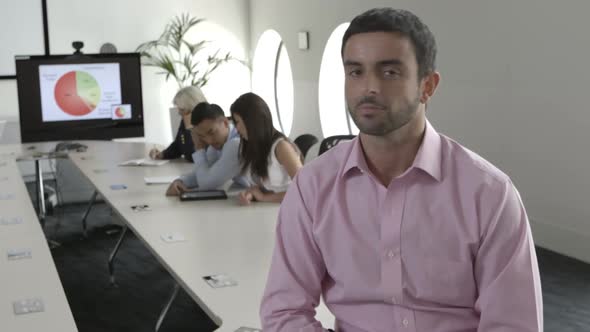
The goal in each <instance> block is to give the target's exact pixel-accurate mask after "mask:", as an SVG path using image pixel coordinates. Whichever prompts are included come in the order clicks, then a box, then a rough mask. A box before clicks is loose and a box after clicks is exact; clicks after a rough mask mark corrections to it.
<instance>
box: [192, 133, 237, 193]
mask: <svg viewBox="0 0 590 332" xmlns="http://www.w3.org/2000/svg"><path fill="white" fill-rule="evenodd" d="M239 149H240V140H239V139H231V140H229V141H228V142H226V143H225V144H224V145H223V148H222V150H221V156H220V157H219V159H217V160H215V161H209V160H208V157H207V153H206V151H205V150H198V151H196V152H195V153H194V154H193V161H194V163H195V172H194V175H195V180H196V181H197V182H198V186H199V188H202V189H215V188H219V187H221V186H223V185H224V184H225V183H226V182H227V181H229V180H231V179H232V178H233V177H235V176H236V175H238V174H239V173H240V161H239ZM183 182H184V181H183Z"/></svg>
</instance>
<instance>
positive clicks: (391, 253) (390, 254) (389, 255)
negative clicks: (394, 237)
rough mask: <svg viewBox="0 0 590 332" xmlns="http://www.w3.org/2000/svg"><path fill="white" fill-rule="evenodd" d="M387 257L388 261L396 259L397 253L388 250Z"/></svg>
mask: <svg viewBox="0 0 590 332" xmlns="http://www.w3.org/2000/svg"><path fill="white" fill-rule="evenodd" d="M387 257H389V259H394V258H395V257H397V252H396V251H393V250H390V251H389V252H388V253H387Z"/></svg>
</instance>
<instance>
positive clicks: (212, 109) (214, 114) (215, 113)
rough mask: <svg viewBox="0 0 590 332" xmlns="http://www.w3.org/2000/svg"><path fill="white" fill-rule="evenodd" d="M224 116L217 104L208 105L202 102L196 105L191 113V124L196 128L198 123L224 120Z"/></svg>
mask: <svg viewBox="0 0 590 332" xmlns="http://www.w3.org/2000/svg"><path fill="white" fill-rule="evenodd" d="M224 117H225V114H224V113H223V109H221V107H219V105H217V104H209V103H208V102H206V101H205V102H202V103H199V104H197V106H195V108H194V109H193V111H192V113H191V124H192V125H193V126H198V125H199V123H201V122H203V121H204V120H216V119H219V118H224Z"/></svg>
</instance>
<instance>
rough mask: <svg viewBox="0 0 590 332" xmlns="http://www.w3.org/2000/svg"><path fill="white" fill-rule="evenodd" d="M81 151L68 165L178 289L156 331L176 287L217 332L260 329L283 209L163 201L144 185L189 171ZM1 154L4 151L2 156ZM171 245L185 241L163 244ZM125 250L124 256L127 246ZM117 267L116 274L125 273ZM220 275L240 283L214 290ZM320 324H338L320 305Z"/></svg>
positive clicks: (140, 148) (109, 149) (131, 152)
mask: <svg viewBox="0 0 590 332" xmlns="http://www.w3.org/2000/svg"><path fill="white" fill-rule="evenodd" d="M81 143H83V144H85V145H87V146H88V149H87V151H86V152H81V153H78V152H70V153H69V155H68V156H69V158H70V160H71V161H72V162H73V163H74V164H75V165H76V166H77V167H78V168H79V169H80V170H81V172H82V173H83V174H84V175H85V176H86V177H87V178H88V179H89V180H90V182H91V183H92V184H93V185H94V186H95V188H96V190H97V192H98V193H99V194H100V195H101V196H102V197H103V198H104V200H105V201H106V202H107V203H108V204H109V205H110V206H111V207H112V208H113V210H114V211H116V213H117V214H118V215H120V216H121V218H122V220H123V221H124V222H125V228H126V229H127V228H128V229H129V230H130V231H132V232H133V233H134V234H135V235H136V236H137V237H138V238H139V239H140V240H141V241H142V242H143V244H144V245H145V246H146V248H148V249H149V250H150V251H151V253H152V254H153V255H154V256H155V257H156V258H157V260H158V261H159V262H160V264H162V265H163V266H164V267H165V268H166V269H167V270H168V272H169V273H170V274H171V275H172V277H173V278H174V279H175V281H176V283H177V285H178V286H177V287H175V288H174V289H173V290H171V293H172V294H171V298H170V299H169V300H168V303H167V304H166V306H165V308H164V310H163V312H162V314H161V316H160V319H159V320H158V322H157V323H156V329H158V327H159V326H160V324H161V323H162V319H163V318H164V316H165V314H166V311H167V309H168V308H169V306H170V305H173V299H174V296H175V295H176V293H177V291H178V288H179V287H181V288H182V289H184V291H186V292H187V293H188V294H189V295H190V296H191V298H192V299H193V300H194V301H195V302H196V303H197V304H198V305H199V306H200V307H201V308H202V309H203V311H204V312H205V313H206V314H207V315H208V316H209V317H210V318H211V319H212V320H213V321H214V322H215V323H216V324H217V325H219V326H220V327H219V329H218V331H227V332H234V331H236V330H239V329H240V328H241V327H246V328H252V331H256V329H259V328H260V319H259V313H258V311H259V305H260V300H261V298H262V293H263V290H264V286H265V283H266V278H267V274H268V270H269V266H270V261H271V256H272V249H273V247H274V233H275V225H276V220H277V215H278V210H279V205H278V204H270V203H255V204H252V205H250V206H240V205H239V204H238V202H237V199H236V198H235V197H232V196H231V195H230V198H229V199H228V200H218V201H191V202H181V201H180V200H179V199H178V197H166V196H165V194H164V193H165V191H166V188H167V185H147V184H146V183H145V179H144V178H145V177H170V176H176V175H179V174H182V173H185V172H188V171H190V169H191V168H192V165H191V164H189V163H186V162H183V161H173V162H170V163H167V164H165V165H162V166H158V167H149V166H138V167H130V166H126V167H122V166H118V165H119V164H120V163H122V162H124V161H127V160H130V159H139V158H144V157H145V156H146V155H147V150H148V149H149V148H150V147H151V146H148V145H147V144H143V143H120V142H119V143H115V142H110V141H82V142H81ZM54 145H55V143H53V144H51V143H44V144H37V145H36V149H35V150H34V151H50V150H51V149H52V148H53V146H54ZM2 151H3V149H2V147H0V156H2V154H3V152H2ZM4 151H5V153H4V156H5V157H4V158H5V159H10V156H12V157H13V158H14V157H15V156H21V155H26V154H27V153H30V151H31V150H30V146H29V145H18V146H12V147H6V148H4ZM6 151H10V154H9V155H7V154H6ZM7 156H8V158H7ZM0 158H1V157H0ZM113 185H114V186H115V188H121V185H124V186H125V187H126V189H113V188H112V187H111V186H113ZM23 188H24V187H23ZM29 205H30V202H29ZM143 205H147V206H149V209H144V210H143V211H140V212H137V211H135V210H134V209H132V206H143ZM31 211H32V210H31ZM37 225H38V224H37ZM123 237H124V235H123V236H122V238H123ZM170 237H172V238H176V239H180V240H181V241H176V242H169V241H165V239H169V238H170ZM122 238H121V239H122ZM120 250H125V245H124V243H123V244H122V246H121V248H120ZM115 252H116V250H115ZM49 259H50V257H49ZM114 263H115V266H116V267H117V268H119V269H124V268H125V267H124V266H117V265H116V261H115V262H114ZM219 274H223V275H226V276H228V277H230V278H231V279H233V280H235V281H236V282H237V285H235V286H229V287H223V288H212V287H211V286H210V285H209V284H208V283H207V282H206V281H205V280H204V279H203V277H205V276H211V275H219ZM3 286H4V285H3V284H2V285H0V287H3ZM0 289H2V288H0ZM146 291H149V290H146ZM2 297H3V298H4V296H2ZM68 312H69V309H68ZM70 315H71V314H70ZM0 317H1V316H0ZM316 318H317V319H318V320H319V321H321V322H322V324H323V325H324V327H326V328H332V327H333V323H334V318H333V316H332V315H331V313H330V312H329V311H328V310H327V308H326V307H325V306H324V305H323V304H321V305H320V307H318V310H317V314H316ZM60 331H66V329H60ZM240 331H248V330H247V329H242V330H240Z"/></svg>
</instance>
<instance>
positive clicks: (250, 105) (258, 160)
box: [230, 93, 302, 205]
mask: <svg viewBox="0 0 590 332" xmlns="http://www.w3.org/2000/svg"><path fill="white" fill-rule="evenodd" d="M230 111H231V115H232V118H233V120H234V123H235V125H236V128H237V130H238V132H239V133H240V136H241V137H242V142H241V146H240V163H241V166H242V172H243V174H244V175H245V177H246V178H248V179H249V183H250V184H253V186H251V187H250V188H248V189H247V190H246V191H243V192H241V193H240V195H239V199H240V203H241V204H244V205H247V204H250V202H252V201H260V202H277V203H280V202H281V201H282V200H283V197H284V196H285V192H286V191H287V188H288V187H289V184H290V183H291V179H292V178H293V177H294V176H295V174H297V171H298V170H299V169H300V168H301V167H302V155H301V153H300V152H299V149H298V148H297V146H295V144H293V143H292V142H291V141H289V139H288V138H287V137H285V135H283V134H282V133H281V132H279V131H278V130H276V129H275V128H274V126H273V124H272V116H271V114H270V109H269V108H268V105H267V104H266V102H265V101H264V100H263V99H262V98H261V97H259V96H258V95H256V94H254V93H246V94H243V95H241V96H240V97H239V98H238V99H237V100H236V101H235V102H234V103H233V104H232V105H231V108H230Z"/></svg>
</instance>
